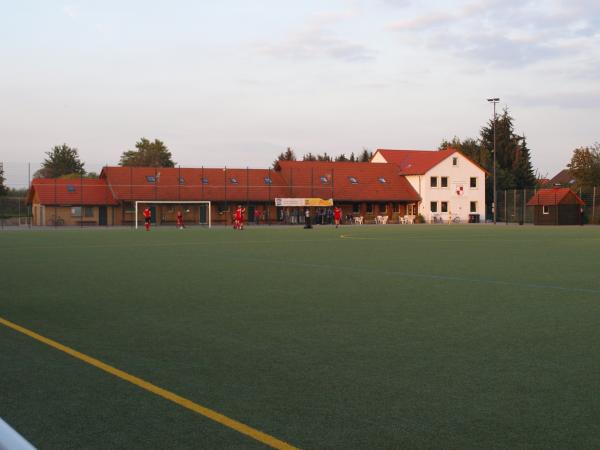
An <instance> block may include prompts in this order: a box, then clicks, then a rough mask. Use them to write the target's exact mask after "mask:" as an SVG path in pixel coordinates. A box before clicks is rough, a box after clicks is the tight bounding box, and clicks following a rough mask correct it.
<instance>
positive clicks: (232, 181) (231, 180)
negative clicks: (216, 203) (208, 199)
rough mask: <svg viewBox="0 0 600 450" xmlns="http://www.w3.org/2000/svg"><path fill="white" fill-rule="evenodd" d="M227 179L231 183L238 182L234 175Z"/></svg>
mask: <svg viewBox="0 0 600 450" xmlns="http://www.w3.org/2000/svg"><path fill="white" fill-rule="evenodd" d="M229 181H230V182H231V184H238V179H237V178H235V177H231V178H230V179H229Z"/></svg>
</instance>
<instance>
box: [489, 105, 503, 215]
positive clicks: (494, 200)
mask: <svg viewBox="0 0 600 450" xmlns="http://www.w3.org/2000/svg"><path fill="white" fill-rule="evenodd" d="M487 101H488V102H490V103H493V105H494V125H493V127H494V132H493V133H494V182H493V185H494V187H493V189H494V195H493V198H494V199H493V203H492V211H493V213H494V225H496V211H497V209H498V208H497V204H498V202H497V201H496V200H497V199H496V103H498V102H499V101H500V99H499V98H497V97H494V98H488V99H487Z"/></svg>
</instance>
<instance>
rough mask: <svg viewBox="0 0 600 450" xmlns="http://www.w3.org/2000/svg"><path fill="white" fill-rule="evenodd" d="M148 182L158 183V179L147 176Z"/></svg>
mask: <svg viewBox="0 0 600 450" xmlns="http://www.w3.org/2000/svg"><path fill="white" fill-rule="evenodd" d="M146 181H147V182H148V183H156V177H155V176H154V175H146Z"/></svg>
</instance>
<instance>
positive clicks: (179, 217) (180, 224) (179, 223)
mask: <svg viewBox="0 0 600 450" xmlns="http://www.w3.org/2000/svg"><path fill="white" fill-rule="evenodd" d="M177 228H179V229H180V230H183V228H184V225H183V214H182V212H181V211H177Z"/></svg>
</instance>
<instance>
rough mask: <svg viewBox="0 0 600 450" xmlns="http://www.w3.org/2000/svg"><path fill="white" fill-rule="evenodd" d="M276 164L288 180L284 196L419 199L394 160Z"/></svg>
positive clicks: (343, 199)
mask: <svg viewBox="0 0 600 450" xmlns="http://www.w3.org/2000/svg"><path fill="white" fill-rule="evenodd" d="M279 165H280V173H281V175H282V176H283V178H284V179H285V180H286V181H287V182H288V183H289V194H288V195H287V196H288V197H300V198H302V197H319V198H333V199H334V200H336V201H356V202H359V201H420V200H421V197H420V196H419V194H417V192H416V191H415V190H414V189H413V187H412V186H411V184H410V183H409V182H408V181H407V180H406V178H405V177H403V176H401V175H399V173H398V167H397V166H396V165H394V164H372V163H356V162H324V161H280V162H279ZM351 178H354V179H355V180H356V183H353V182H352V181H351ZM380 179H383V180H385V182H384V183H382V182H381V181H380Z"/></svg>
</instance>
